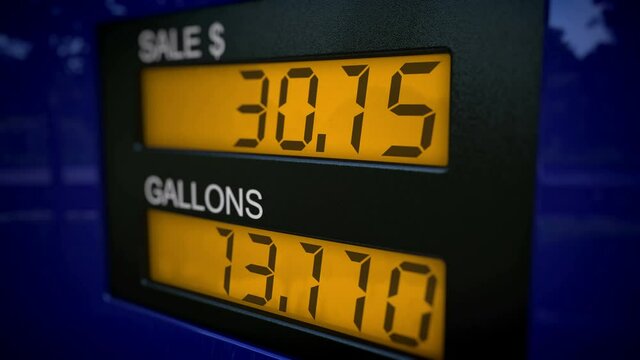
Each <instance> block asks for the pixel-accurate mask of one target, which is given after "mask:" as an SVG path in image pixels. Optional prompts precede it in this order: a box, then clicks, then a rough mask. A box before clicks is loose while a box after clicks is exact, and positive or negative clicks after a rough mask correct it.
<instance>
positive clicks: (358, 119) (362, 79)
mask: <svg viewBox="0 0 640 360" xmlns="http://www.w3.org/2000/svg"><path fill="white" fill-rule="evenodd" d="M342 68H343V69H344V72H346V73H347V75H348V76H357V77H358V90H357V92H356V103H357V104H358V105H360V107H361V108H362V112H360V113H359V114H357V115H356V116H354V117H353V127H352V128H351V146H353V148H354V149H355V150H356V152H357V153H359V152H360V137H361V136H362V122H363V121H364V104H365V101H366V99H367V82H368V81H369V66H367V65H349V66H343V67H342Z"/></svg>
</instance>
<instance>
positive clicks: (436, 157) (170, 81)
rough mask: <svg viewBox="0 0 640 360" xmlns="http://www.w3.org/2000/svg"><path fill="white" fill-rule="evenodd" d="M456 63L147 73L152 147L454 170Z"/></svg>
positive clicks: (402, 59)
mask: <svg viewBox="0 0 640 360" xmlns="http://www.w3.org/2000/svg"><path fill="white" fill-rule="evenodd" d="M450 77H451V57H450V55H449V54H420V55H403V56H385V57H381V56H378V57H369V58H349V59H336V60H314V61H292V62H265V63H250V64H245V63H242V64H225V65H198V66H171V67H145V68H143V69H142V74H141V92H142V118H143V124H142V125H143V126H142V128H143V141H144V144H145V146H147V147H148V148H164V149H182V150H201V151H217V152H232V153H252V154H268V155H280V156H301V157H312V158H330V159H341V160H357V161H371V162H384V163H398V164H412V165H429V166H440V167H443V166H447V165H448V161H449V158H448V156H449V102H450Z"/></svg>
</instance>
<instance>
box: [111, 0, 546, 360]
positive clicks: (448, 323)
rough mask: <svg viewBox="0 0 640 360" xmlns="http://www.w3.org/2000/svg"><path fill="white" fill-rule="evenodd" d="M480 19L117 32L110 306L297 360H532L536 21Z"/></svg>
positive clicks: (207, 24) (293, 21)
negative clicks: (360, 359)
mask: <svg viewBox="0 0 640 360" xmlns="http://www.w3.org/2000/svg"><path fill="white" fill-rule="evenodd" d="M374 5H375V6H374ZM473 6H475V5H468V4H467V5H465V6H464V7H463V6H461V5H455V4H447V3H446V2H440V1H433V2H426V1H417V0H416V1H391V2H381V3H379V4H378V3H376V4H372V3H371V2H368V1H354V2H349V3H348V4H345V3H342V2H339V1H336V2H332V1H329V2H312V1H258V2H247V3H243V4H234V5H226V6H220V7H212V8H205V9H199V10H193V11H187V12H181V13H177V14H167V15H161V16H156V17H150V18H145V19H140V20H131V21H124V22H120V23H114V24H108V25H105V26H104V27H103V28H102V29H101V31H100V54H101V55H100V62H101V79H102V110H103V133H104V148H105V159H104V165H105V167H104V170H105V171H104V173H105V183H106V193H107V197H106V206H107V214H108V223H107V224H108V239H109V240H108V241H109V263H110V268H109V274H110V289H111V292H112V293H113V295H114V296H116V297H121V298H123V299H126V300H127V301H131V302H134V303H137V304H140V305H142V306H145V307H148V308H150V309H153V310H155V311H159V312H161V313H165V314H169V315H170V316H173V317H176V318H179V319H181V320H184V321H188V322H192V323H196V324H198V325H200V326H203V327H205V328H208V329H211V330H213V331H216V332H218V333H220V334H223V335H226V336H231V337H234V338H238V339H241V340H243V341H249V342H252V343H254V344H256V345H259V346H263V347H265V348H268V349H272V350H274V351H278V352H281V353H282V354H284V355H286V356H293V357H304V356H309V355H311V354H314V353H316V352H318V353H322V354H323V355H329V356H330V355H331V354H335V355H338V354H339V355H341V356H349V355H352V356H365V355H366V356H380V357H387V358H389V357H390V358H403V357H420V358H429V359H443V358H449V357H451V358H459V357H464V356H466V355H469V354H476V355H478V354H483V355H486V354H488V353H487V352H486V351H487V350H488V349H490V348H491V347H492V346H497V345H495V344H496V341H499V343H500V346H501V350H500V351H501V352H502V353H504V354H508V355H511V356H513V357H522V356H524V351H525V338H526V337H525V330H526V325H525V324H526V314H527V311H526V309H527V293H528V292H527V289H528V286H529V273H528V264H529V258H530V249H529V237H530V226H531V224H530V221H531V220H530V219H531V212H532V208H533V203H532V200H533V174H534V154H535V129H536V117H537V113H536V111H537V106H538V102H537V90H538V75H539V68H540V66H539V65H540V64H539V61H540V59H539V57H540V44H539V43H538V42H539V40H540V38H539V36H540V34H541V31H542V20H541V19H542V15H543V11H542V5H541V4H519V3H512V2H504V3H500V4H496V5H495V6H496V10H500V13H501V14H503V15H504V14H510V15H509V16H506V15H505V16H499V17H495V18H492V17H489V18H487V17H478V16H474V14H475V12H474V11H473V10H474V9H473ZM478 6H480V5H478ZM525 14H526V15H525ZM523 19H524V20H523ZM364 24H368V25H367V26H365V25H364ZM516 25H517V26H516ZM524 26H529V27H530V28H529V29H527V30H526V31H525V30H524V29H521V28H522V27H524ZM514 29H515V30H514ZM519 29H521V30H519ZM532 29H533V30H532ZM488 64H489V65H488ZM492 344H494V345H492ZM504 344H507V345H504Z"/></svg>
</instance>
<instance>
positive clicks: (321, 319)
mask: <svg viewBox="0 0 640 360" xmlns="http://www.w3.org/2000/svg"><path fill="white" fill-rule="evenodd" d="M147 215H148V232H149V264H150V276H151V280H153V281H155V282H159V283H163V284H167V285H171V286H174V287H177V288H182V289H186V290H190V291H193V292H196V293H200V294H204V295H208V296H212V297H215V298H219V299H222V300H226V301H230V302H233V303H238V304H242V305H245V306H249V307H251V308H255V309H259V310H263V311H267V312H269V313H273V314H277V315H281V316H284V317H287V318H291V319H295V320H298V321H302V322H304V323H308V324H312V325H316V326H319V327H322V328H326V329H330V330H334V331H337V332H340V333H343V334H347V335H350V336H353V337H356V338H359V339H363V340H367V341H371V342H375V343H378V344H382V345H385V346H389V347H392V348H395V349H398V350H401V351H405V352H409V353H412V354H415V355H419V356H422V357H429V358H434V359H441V358H442V357H443V351H444V318H445V296H446V295H445V263H444V261H442V260H440V259H436V258H431V257H425V256H418V255H411V254H405V253H400V252H395V251H386V250H379V249H373V248H368V247H363V246H356V245H348V244H344V243H338V242H333V241H326V240H320V239H315V238H310V237H304V236H297V235H291V234H285V233H279V232H273V231H266V230H260V229H254V228H249V227H245V226H238V225H233V224H227V223H223V222H219V221H213V220H208V219H202V218H197V217H192V216H187V215H180V214H176V213H171V212H166V211H162V210H155V209H151V210H148V213H147Z"/></svg>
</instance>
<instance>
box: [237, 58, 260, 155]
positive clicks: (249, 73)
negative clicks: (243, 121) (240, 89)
mask: <svg viewBox="0 0 640 360" xmlns="http://www.w3.org/2000/svg"><path fill="white" fill-rule="evenodd" d="M240 73H241V74H242V77H243V78H244V79H247V80H262V90H261V91H260V103H259V104H243V105H240V107H238V111H239V112H241V113H243V114H257V115H258V137H257V138H241V139H238V141H237V142H236V144H235V145H234V146H237V147H248V148H254V147H256V146H258V144H259V143H260V141H262V139H264V128H265V125H266V122H267V96H268V92H269V79H268V78H267V77H266V76H264V72H263V71H262V70H245V71H240Z"/></svg>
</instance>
